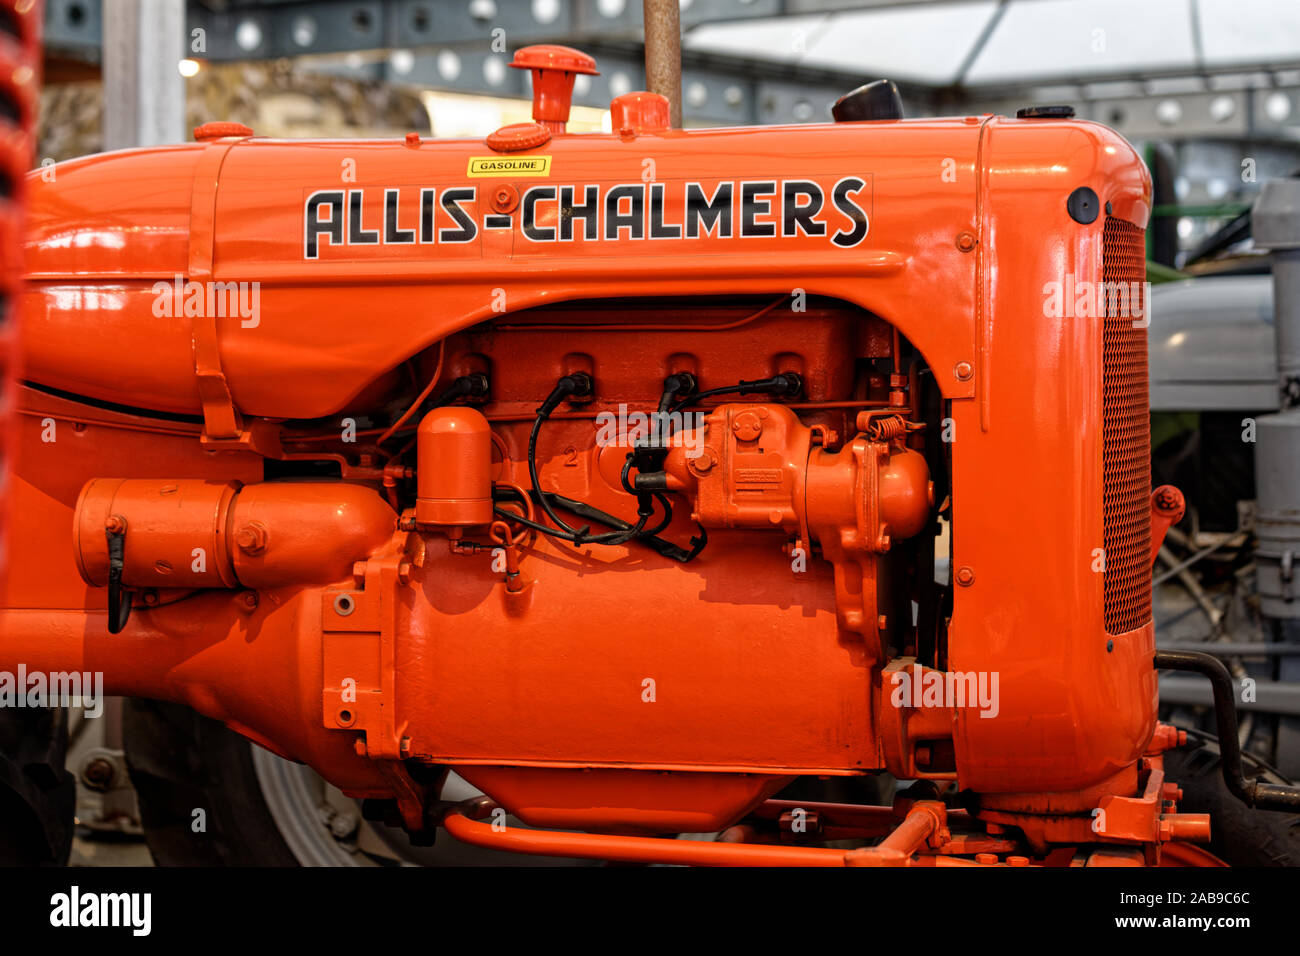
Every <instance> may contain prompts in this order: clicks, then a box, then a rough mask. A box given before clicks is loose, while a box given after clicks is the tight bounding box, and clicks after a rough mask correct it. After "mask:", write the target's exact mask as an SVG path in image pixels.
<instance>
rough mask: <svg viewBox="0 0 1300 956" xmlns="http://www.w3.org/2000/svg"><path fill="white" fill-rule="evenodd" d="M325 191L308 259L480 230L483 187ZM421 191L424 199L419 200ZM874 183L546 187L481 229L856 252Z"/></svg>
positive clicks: (547, 237) (318, 196)
mask: <svg viewBox="0 0 1300 956" xmlns="http://www.w3.org/2000/svg"><path fill="white" fill-rule="evenodd" d="M380 192H381V191H380V190H364V189H348V190H343V189H326V190H320V191H317V192H314V193H312V194H311V195H310V196H308V197H307V201H306V206H305V224H304V229H303V255H304V257H305V258H307V259H317V258H320V256H321V253H322V250H323V249H330V248H342V247H348V246H352V247H363V246H381V245H384V246H394V245H395V246H403V245H432V244H435V243H441V244H443V245H454V244H463V243H469V242H473V241H474V240H475V239H477V238H478V236H479V229H480V224H479V223H478V222H477V221H476V219H475V218H474V215H473V212H472V210H473V209H474V208H475V205H476V204H477V203H478V200H479V195H478V188H477V187H475V186H454V187H450V188H442V189H439V188H438V187H432V186H430V187H396V188H385V189H383V190H382V199H381V198H380ZM416 193H418V196H417V195H416ZM870 200H871V189H870V186H869V183H868V180H866V179H864V178H862V177H859V176H845V177H844V178H842V179H840V180H838V181H837V182H835V183H834V184H833V185H832V186H830V188H829V189H825V188H823V187H822V186H821V185H820V184H819V183H816V182H813V181H812V180H805V179H786V180H777V179H769V180H744V181H739V182H738V181H734V180H723V181H721V182H716V183H712V184H705V183H699V182H685V183H681V182H673V183H666V182H650V183H620V184H613V185H596V184H592V185H583V186H577V185H567V186H559V185H550V184H548V185H538V186H532V187H529V188H528V189H526V190H525V191H524V192H523V196H522V198H521V199H520V201H519V204H518V206H517V208H515V209H514V210H512V211H511V213H501V212H497V213H491V212H486V211H485V212H484V216H483V224H482V228H486V229H499V228H513V227H514V225H515V223H516V221H517V222H518V225H519V228H520V232H521V234H522V236H523V238H524V239H525V240H527V241H528V242H533V243H551V242H574V241H585V242H597V241H605V242H617V241H620V240H629V239H631V240H640V239H710V240H725V239H775V238H778V237H781V238H785V239H795V238H803V237H811V238H826V239H827V240H828V241H829V242H830V244H831V245H833V246H836V247H838V248H841V249H851V248H853V247H854V246H856V245H858V244H859V243H861V242H862V240H863V239H865V238H866V236H867V232H868V230H869V228H870V214H869V207H870Z"/></svg>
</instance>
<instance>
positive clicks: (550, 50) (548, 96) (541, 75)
mask: <svg viewBox="0 0 1300 956" xmlns="http://www.w3.org/2000/svg"><path fill="white" fill-rule="evenodd" d="M510 65H511V66H512V67H514V68H515V69H516V70H532V71H533V119H535V120H537V122H539V123H542V124H544V125H545V126H546V128H547V129H549V130H550V131H551V132H553V133H563V132H564V124H565V123H567V122H568V121H569V105H570V103H571V102H572V100H573V81H574V80H575V79H577V77H578V74H579V73H582V74H586V75H589V76H596V75H598V73H597V70H596V60H595V59H594V58H593V57H590V56H588V55H587V54H585V53H583V52H582V51H581V50H575V49H573V48H572V47H567V46H556V45H555V44H549V43H544V44H540V45H538V46H526V47H524V48H523V49H522V50H516V51H515V58H514V60H513V61H512V62H511V64H510Z"/></svg>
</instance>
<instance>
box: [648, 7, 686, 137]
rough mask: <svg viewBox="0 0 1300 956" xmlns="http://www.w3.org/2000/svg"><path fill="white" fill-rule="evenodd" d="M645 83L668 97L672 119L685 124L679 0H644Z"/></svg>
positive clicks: (674, 124)
mask: <svg viewBox="0 0 1300 956" xmlns="http://www.w3.org/2000/svg"><path fill="white" fill-rule="evenodd" d="M642 10H643V14H644V20H645V82H646V88H647V89H648V90H649V91H650V92H651V93H658V94H659V95H660V96H662V97H664V98H665V99H666V100H668V111H669V112H668V122H669V124H670V125H671V126H672V128H673V129H681V127H682V19H681V10H680V7H679V6H678V0H644V3H643V7H642Z"/></svg>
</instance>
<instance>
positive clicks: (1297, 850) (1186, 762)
mask: <svg viewBox="0 0 1300 956" xmlns="http://www.w3.org/2000/svg"><path fill="white" fill-rule="evenodd" d="M1189 736H1191V735H1190V734H1189ZM1242 758H1243V760H1244V761H1245V763H1246V774H1247V776H1251V777H1257V778H1258V779H1260V780H1265V781H1267V782H1269V783H1279V784H1284V785H1285V784H1289V783H1290V782H1291V781H1290V780H1288V779H1286V778H1285V777H1283V776H1282V775H1281V774H1279V773H1278V772H1277V771H1275V770H1273V769H1272V768H1270V767H1267V766H1265V765H1263V764H1262V763H1261V762H1259V761H1257V760H1253V759H1252V758H1251V756H1250V755H1249V754H1242ZM1220 759H1221V758H1220V754H1219V744H1218V741H1216V740H1214V739H1213V738H1212V737H1209V736H1208V735H1207V737H1206V739H1198V740H1197V741H1196V742H1195V743H1192V742H1191V741H1189V742H1188V746H1186V747H1180V748H1178V749H1177V750H1171V751H1169V752H1168V753H1166V754H1165V779H1167V780H1170V781H1172V782H1174V783H1177V784H1178V785H1179V786H1180V787H1182V789H1183V799H1181V800H1179V801H1178V810H1179V812H1182V813H1208V814H1209V815H1210V844H1209V846H1208V847H1207V849H1209V851H1210V852H1211V853H1213V854H1214V855H1215V856H1217V857H1218V858H1219V859H1221V860H1223V862H1225V863H1227V864H1228V865H1229V866H1251V867H1256V866H1300V815H1296V814H1289V813H1279V812H1277V811H1274V810H1252V809H1251V808H1250V807H1247V806H1246V805H1245V804H1244V803H1242V802H1241V801H1240V800H1238V799H1237V798H1236V797H1234V796H1233V795H1232V794H1231V793H1230V792H1229V791H1228V788H1227V786H1226V785H1225V784H1224V782H1223V773H1222V771H1221V770H1220Z"/></svg>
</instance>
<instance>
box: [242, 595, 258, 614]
mask: <svg viewBox="0 0 1300 956" xmlns="http://www.w3.org/2000/svg"><path fill="white" fill-rule="evenodd" d="M239 603H240V604H242V605H243V606H244V610H246V611H256V610H257V592H256V591H245V592H244V593H243V594H241V595H239Z"/></svg>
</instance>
